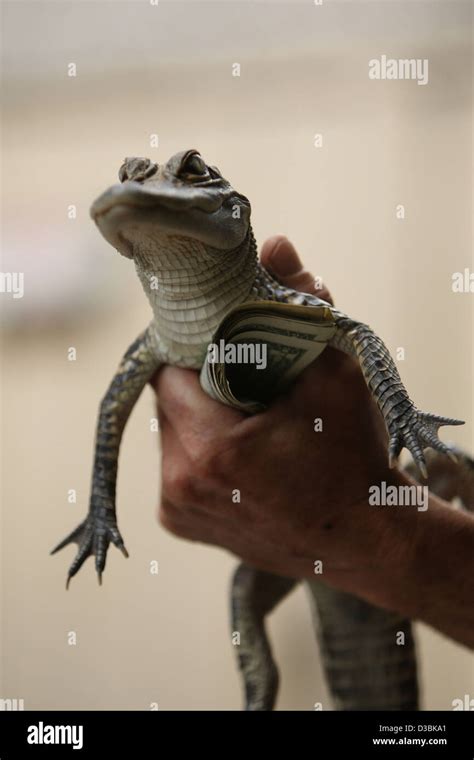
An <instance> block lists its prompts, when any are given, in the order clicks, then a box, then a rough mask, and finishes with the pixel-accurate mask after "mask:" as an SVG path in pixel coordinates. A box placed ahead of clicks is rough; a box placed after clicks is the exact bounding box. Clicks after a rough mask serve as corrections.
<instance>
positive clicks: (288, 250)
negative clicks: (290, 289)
mask: <svg viewBox="0 0 474 760" xmlns="http://www.w3.org/2000/svg"><path fill="white" fill-rule="evenodd" d="M269 258H270V266H271V268H272V270H273V272H275V274H276V275H279V276H280V277H290V276H291V275H292V274H297V272H300V271H301V269H302V268H303V264H302V262H301V260H300V257H299V256H298V254H297V253H296V249H295V247H294V246H293V243H290V241H289V240H288V238H286V237H282V238H281V239H280V240H278V242H277V243H276V245H275V247H274V249H273V251H272V252H271V254H270V256H269Z"/></svg>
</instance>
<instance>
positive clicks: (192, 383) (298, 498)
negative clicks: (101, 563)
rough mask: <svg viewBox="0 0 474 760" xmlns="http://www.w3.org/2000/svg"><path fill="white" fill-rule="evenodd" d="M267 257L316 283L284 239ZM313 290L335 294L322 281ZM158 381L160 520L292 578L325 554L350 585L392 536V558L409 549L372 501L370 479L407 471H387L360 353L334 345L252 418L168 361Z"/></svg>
mask: <svg viewBox="0 0 474 760" xmlns="http://www.w3.org/2000/svg"><path fill="white" fill-rule="evenodd" d="M262 263H263V264H264V266H266V267H267V268H268V269H271V270H273V272H274V273H275V274H276V275H277V277H278V279H280V280H281V281H282V282H283V283H284V284H285V285H287V286H290V287H294V288H296V289H299V290H301V291H303V292H310V293H315V292H316V291H315V287H314V278H313V277H312V276H311V275H310V274H309V272H306V271H305V270H304V269H303V268H302V265H301V262H300V261H299V259H298V257H297V254H296V252H295V250H294V248H293V246H292V245H291V243H289V241H287V240H286V238H283V237H282V236H277V237H274V238H271V239H270V240H268V241H267V242H266V243H265V245H264V247H263V250H262ZM317 295H319V296H320V297H321V298H323V299H325V300H330V295H329V293H328V292H327V291H326V290H319V291H318V292H317ZM154 385H155V389H156V391H157V394H158V400H159V416H160V424H161V433H162V454H163V456H162V470H163V478H162V499H161V507H160V521H161V523H162V525H164V527H165V528H167V529H168V530H170V531H171V532H172V533H174V534H176V535H177V536H179V537H181V538H187V539H190V540H193V541H202V542H204V543H208V544H214V545H217V546H221V547H223V548H226V549H228V550H229V551H231V552H232V553H234V554H236V555H238V556H239V557H241V558H242V559H243V560H245V561H246V562H248V563H250V564H253V565H255V566H257V567H259V568H261V569H263V570H267V571H271V572H277V573H280V574H282V575H287V576H294V577H314V563H315V561H317V560H320V561H322V562H323V573H324V578H325V579H326V580H328V581H329V582H333V583H335V584H336V585H338V586H339V587H341V588H345V589H346V590H349V589H352V588H354V584H355V585H356V586H357V582H358V581H357V579H358V577H359V576H360V575H361V574H362V575H363V576H364V577H365V576H366V574H367V571H368V570H369V571H370V572H372V571H373V568H374V567H377V568H378V570H377V571H378V572H379V567H378V565H379V562H382V561H383V560H384V559H385V557H386V556H387V546H386V544H387V540H386V536H388V535H390V540H391V542H392V544H391V546H390V556H394V555H395V556H398V555H399V554H401V553H402V551H404V550H405V549H406V547H405V546H399V547H395V548H394V546H393V535H392V532H391V530H390V526H389V525H388V524H387V523H388V522H390V516H389V515H388V514H387V513H386V512H384V511H382V512H381V511H378V510H376V509H374V507H372V506H369V505H368V492H369V487H370V486H371V485H373V484H374V483H377V482H380V480H385V481H387V482H389V483H393V482H398V479H399V478H401V477H402V476H401V474H400V473H398V471H393V470H389V468H388V465H387V436H386V433H385V428H384V424H383V421H382V418H381V415H380V413H379V411H378V409H377V407H376V406H375V403H374V402H373V401H372V399H371V397H370V394H369V392H368V390H367V387H366V384H365V381H364V379H363V376H362V373H361V371H360V370H359V368H358V366H357V364H356V362H355V361H354V360H353V359H351V358H349V357H347V356H345V355H344V354H342V353H341V352H339V351H336V350H334V349H331V348H327V349H326V350H325V351H324V352H323V354H322V355H321V356H320V357H319V358H318V359H317V361H316V362H315V363H314V364H313V365H312V366H311V367H309V368H308V369H307V370H306V371H305V372H304V373H303V374H302V375H301V376H300V377H299V378H298V380H297V381H296V382H295V383H294V385H293V386H292V388H291V389H290V390H289V391H288V392H287V393H285V394H284V395H282V396H281V397H279V398H278V399H277V400H276V401H275V402H274V403H273V404H272V406H271V408H270V409H268V410H267V411H265V412H263V413H261V414H258V415H256V416H253V417H247V416H244V415H243V414H241V413H239V412H237V411H235V410H233V409H230V408H228V407H225V406H224V405H222V404H220V403H218V402H217V401H214V400H212V399H210V398H209V397H208V396H207V395H206V394H204V392H203V391H202V389H201V387H200V384H199V377H198V374H197V373H196V372H193V371H190V370H184V369H178V368H175V367H165V368H164V369H163V370H162V371H161V372H160V373H159V374H158V376H157V378H156V381H155V384H154ZM316 418H321V419H322V424H323V430H322V431H321V432H315V430H314V420H315V419H316ZM237 491H239V492H240V502H237V503H236V502H235V501H234V500H233V494H235V493H236V492H237ZM234 499H235V496H234Z"/></svg>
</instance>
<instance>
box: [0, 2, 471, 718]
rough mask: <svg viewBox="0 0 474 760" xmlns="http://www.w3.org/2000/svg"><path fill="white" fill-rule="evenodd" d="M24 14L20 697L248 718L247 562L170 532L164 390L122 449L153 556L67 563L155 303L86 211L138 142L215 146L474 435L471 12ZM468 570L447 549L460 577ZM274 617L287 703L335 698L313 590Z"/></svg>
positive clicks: (9, 522) (9, 129) (14, 252)
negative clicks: (462, 274)
mask: <svg viewBox="0 0 474 760" xmlns="http://www.w3.org/2000/svg"><path fill="white" fill-rule="evenodd" d="M2 11H3V21H4V32H3V34H4V39H3V81H4V104H5V110H4V120H3V149H2V159H3V219H4V226H3V246H2V247H3V262H2V269H3V271H21V272H24V273H25V295H24V298H22V299H12V297H11V295H8V294H2V296H1V299H2V306H3V324H4V327H5V329H4V339H3V367H2V372H1V379H2V402H3V404H2V406H3V438H2V469H3V479H2V555H1V556H2V564H1V569H2V575H3V592H2V622H1V629H0V633H1V653H2V678H1V689H0V696H1V697H3V698H7V697H10V698H15V697H16V698H23V699H24V701H25V708H26V709H40V708H45V709H68V710H69V709H138V710H140V709H149V708H150V704H151V703H155V702H157V703H158V704H159V708H160V709H186V710H187V709H213V708H214V709H216V708H221V709H238V708H239V707H240V704H241V695H240V684H239V681H238V677H237V673H236V669H235V666H234V660H233V651H232V646H231V643H230V636H229V628H228V615H227V588H228V583H229V578H230V573H231V570H232V567H233V566H234V564H235V560H234V559H233V558H232V557H230V556H228V555H227V554H225V553H224V552H222V551H220V550H218V549H215V548H209V547H206V546H202V545H198V544H190V543H186V542H181V541H178V540H177V539H176V538H174V537H172V536H169V535H166V534H165V533H164V532H163V530H162V529H161V528H159V527H158V525H157V523H156V519H155V514H156V507H157V503H158V489H159V482H158V463H159V448H158V446H159V444H158V440H157V436H156V434H153V433H151V432H150V417H152V416H154V405H153V399H152V395H151V392H150V391H149V390H147V391H146V392H145V393H144V395H143V397H142V398H141V400H140V402H139V404H138V406H137V408H136V410H135V412H134V414H133V416H132V418H131V421H130V423H129V426H128V428H127V431H126V435H125V439H124V445H123V449H122V455H121V466H120V476H119V486H118V494H119V496H118V514H119V524H120V526H121V530H122V533H123V535H124V537H125V540H126V543H127V546H128V548H129V551H130V555H131V556H130V559H129V560H128V561H125V560H124V559H123V557H122V556H121V555H120V554H119V553H118V552H117V551H116V550H115V549H114V548H113V547H112V549H111V551H110V552H109V560H108V566H107V572H106V574H105V577H104V585H103V587H102V588H101V589H99V588H98V586H97V581H96V578H95V573H94V572H93V566H92V563H91V561H90V560H89V562H88V563H87V564H86V566H85V567H84V569H83V570H82V571H81V572H80V573H79V575H78V576H77V577H76V578H75V579H74V581H73V583H72V585H71V588H70V590H69V592H68V593H66V592H65V590H64V581H65V575H66V570H67V567H68V566H69V563H70V561H71V560H72V556H73V548H68V549H66V550H64V551H63V552H62V553H60V554H59V555H57V556H55V557H54V558H50V557H49V556H48V552H49V550H50V548H51V547H52V546H53V545H54V544H55V543H56V542H57V541H58V540H59V539H61V538H62V537H63V535H64V534H65V533H66V532H69V531H70V530H71V529H72V528H73V527H74V526H75V525H76V524H77V523H78V522H79V521H80V520H81V519H82V518H83V516H84V514H85V511H86V509H87V502H88V492H89V478H90V469H91V460H92V442H93V434H94V426H95V416H96V411H97V405H98V401H99V398H100V397H101V395H102V393H103V391H104V390H105V387H106V385H107V383H108V382H109V380H110V378H111V375H112V372H113V370H114V369H115V366H116V364H117V362H118V360H119V358H120V356H121V354H122V352H123V351H124V350H125V348H126V347H127V345H128V344H129V342H130V341H131V340H132V339H133V338H134V337H135V335H136V334H138V332H139V331H140V330H141V329H142V327H143V326H144V325H145V324H146V322H147V321H148V319H149V316H150V315H149V309H148V305H147V302H146V300H145V298H144V296H143V294H142V292H141V288H140V286H139V283H138V280H137V279H136V277H135V274H134V271H133V266H132V265H131V264H130V262H129V261H126V260H125V259H122V258H120V257H119V256H118V255H117V254H115V253H114V251H113V250H112V249H111V248H110V247H109V246H108V245H107V244H106V243H105V241H104V240H103V239H102V238H101V237H100V235H99V233H98V232H97V231H96V230H95V228H94V226H93V224H92V222H91V220H90V219H89V217H88V207H89V205H90V203H91V202H92V200H93V199H94V198H95V197H96V196H97V195H98V194H99V193H100V192H101V191H102V190H103V189H104V188H105V187H106V186H108V185H110V184H112V183H113V182H114V181H115V180H116V173H117V170H118V168H119V165H120V163H121V161H122V159H123V157H124V156H126V155H127V156H128V155H144V156H150V157H151V158H153V159H154V160H158V161H163V160H166V159H167V158H168V157H169V156H170V155H171V154H172V153H174V152H175V151H177V150H181V149H184V148H188V147H196V148H199V150H200V151H201V152H202V154H203V155H204V157H205V158H206V159H207V160H208V161H209V162H210V163H216V164H217V165H218V166H219V167H220V169H221V170H222V171H223V172H224V174H225V176H227V177H228V178H229V179H230V180H231V182H232V183H233V185H234V186H235V187H236V188H237V189H239V190H240V191H241V192H243V193H245V194H247V195H248V196H249V197H250V199H251V201H252V205H253V223H254V229H255V232H256V235H257V237H258V239H259V241H260V243H261V242H262V241H263V240H264V239H265V237H266V236H268V235H270V234H273V233H276V232H284V233H286V234H287V235H288V236H289V237H290V238H291V239H292V240H293V241H294V242H295V244H296V245H297V246H298V248H299V250H300V251H301V253H302V255H303V257H304V259H305V262H306V263H307V265H308V267H311V268H312V270H313V272H314V273H315V274H321V275H322V276H323V277H324V279H325V280H326V281H327V283H328V284H329V286H330V287H331V289H332V290H333V293H334V295H335V297H336V299H337V303H338V304H339V305H340V306H341V308H343V309H344V310H345V311H347V312H348V313H349V314H351V315H353V316H355V317H357V318H360V319H361V320H364V321H368V322H369V323H370V324H371V325H372V326H373V327H374V328H375V329H376V331H377V332H378V333H379V334H380V335H381V336H383V337H384V338H385V340H386V342H387V344H388V346H389V348H390V349H391V350H392V351H393V350H395V349H396V348H397V347H398V346H403V347H404V348H405V351H406V359H405V361H404V362H402V363H400V370H401V374H402V376H403V378H404V380H405V381H406V384H407V386H408V388H409V390H410V392H411V395H412V397H413V398H414V400H415V401H416V402H417V403H418V404H419V405H420V406H422V407H423V408H424V409H427V410H433V411H437V412H439V413H442V414H447V415H452V416H455V417H461V418H463V419H465V420H466V423H467V424H466V426H465V427H464V428H460V429H458V428H456V429H452V430H450V431H449V433H446V434H445V438H446V437H447V436H448V437H449V436H451V438H452V440H455V441H456V442H458V443H460V444H462V445H465V446H466V447H468V448H469V449H471V450H472V449H473V438H472V431H473V415H472V403H473V402H472V379H473V363H472V361H473V350H472V337H473V336H472V313H473V307H472V304H473V300H472V299H473V296H472V294H468V293H464V294H454V293H453V292H452V290H451V276H452V273H453V272H456V271H463V270H464V268H465V267H470V268H471V271H472V269H473V262H472V253H471V242H472V236H471V225H472V207H471V202H472V174H471V171H472V167H471V126H472V121H471V119H472V94H471V65H472V58H471V53H472V47H471V41H470V32H471V27H470V25H471V18H470V15H471V10H470V4H469V3H457V2H445V3H438V2H435V3H430V2H408V3H401V2H367V3H360V2H351V3H337V2H325V3H323V5H322V6H315V5H314V4H313V3H312V2H310V1H309V0H308V2H304V3H297V2H291V3H278V2H277V3H262V2H259V3H255V2H240V3H232V2H220V3H202V2H191V3H183V2H173V3H167V2H165V0H162V1H161V0H160V2H159V4H158V6H152V5H151V4H150V3H149V2H148V1H147V0H143V1H141V2H134V3H131V2H116V3H109V2H95V1H94V2H74V1H73V2H52V3H49V2H31V3H30V2H13V3H10V2H3V3H2ZM382 54H386V55H387V56H389V57H390V56H392V57H395V58H405V57H408V58H428V59H429V83H428V84H427V85H426V86H419V85H417V83H416V82H414V81H371V80H369V78H368V61H369V59H371V58H374V57H379V56H380V55H382ZM236 62H238V63H240V65H241V76H240V77H239V78H237V77H233V76H232V64H233V63H236ZM69 63H75V64H76V66H77V76H76V77H75V78H71V77H68V76H67V66H68V64H69ZM316 133H320V134H322V138H323V145H322V147H320V148H315V147H314V144H313V143H314V135H315V134H316ZM152 134H158V136H159V148H158V149H156V148H151V147H150V135H152ZM397 204H403V205H404V206H405V214H406V216H405V219H404V220H399V219H397V218H396V206H397ZM71 205H74V206H76V209H77V217H76V218H75V219H69V218H68V207H70V206H71ZM71 346H74V347H75V348H76V349H77V361H75V362H70V361H68V360H67V350H68V348H69V347H71ZM282 477H284V474H283V475H282ZM315 479H316V481H317V474H315ZM69 489H77V494H78V498H77V503H76V504H70V503H68V500H67V494H68V490H69ZM315 509H317V505H316V504H315ZM152 560H157V561H158V563H159V574H158V575H152V574H151V573H150V562H151V561H152ZM448 563H449V557H448V556H446V557H440V563H439V572H443V567H445V566H446V565H447V564H448ZM414 582H416V579H415V581H414ZM270 628H271V635H272V640H273V642H274V646H275V651H276V656H277V659H278V662H279V663H280V667H281V672H282V687H281V692H280V698H279V702H278V707H279V708H280V709H301V710H308V709H312V707H313V705H314V703H315V702H318V701H320V702H322V703H323V706H324V709H331V706H330V702H329V699H328V695H327V690H326V687H325V684H324V682H323V678H322V673H321V666H320V662H319V658H318V653H317V649H316V646H315V643H314V640H313V634H312V630H311V623H310V614H309V609H308V605H307V600H306V598H305V595H304V592H303V590H302V589H300V590H299V591H298V592H297V593H296V594H294V595H293V596H292V597H291V599H290V600H289V601H288V602H286V603H285V604H284V605H283V606H282V607H281V608H280V609H279V610H278V611H277V612H276V613H275V615H274V616H273V618H272V620H271V625H270ZM71 631H73V632H75V633H76V636H77V643H76V645H75V646H70V645H69V644H68V634H69V632H71ZM418 638H419V644H420V657H421V676H422V684H423V694H424V699H423V704H424V706H425V707H426V708H435V709H450V708H451V704H452V700H453V699H455V698H458V697H463V695H464V694H465V693H471V694H472V689H473V684H474V667H473V659H472V656H471V655H470V654H469V653H468V652H467V650H465V649H463V648H462V647H459V646H457V645H456V644H454V643H453V642H450V641H448V640H447V639H444V638H442V637H441V636H440V635H438V634H437V633H435V632H433V631H432V630H428V629H427V628H426V627H424V626H422V625H420V626H418Z"/></svg>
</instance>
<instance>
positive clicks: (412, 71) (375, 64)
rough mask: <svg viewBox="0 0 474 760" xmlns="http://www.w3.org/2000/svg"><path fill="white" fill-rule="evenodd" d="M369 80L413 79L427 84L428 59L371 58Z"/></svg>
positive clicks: (382, 56)
mask: <svg viewBox="0 0 474 760" xmlns="http://www.w3.org/2000/svg"><path fill="white" fill-rule="evenodd" d="M369 79H413V80H415V81H416V82H417V83H418V84H428V58H387V56H386V55H381V56H380V58H371V60H370V61H369Z"/></svg>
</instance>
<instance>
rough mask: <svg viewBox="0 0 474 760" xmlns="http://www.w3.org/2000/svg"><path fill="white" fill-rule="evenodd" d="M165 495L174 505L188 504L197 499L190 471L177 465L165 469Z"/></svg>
mask: <svg viewBox="0 0 474 760" xmlns="http://www.w3.org/2000/svg"><path fill="white" fill-rule="evenodd" d="M162 492H163V495H164V496H165V497H166V498H167V499H169V500H170V501H172V502H173V503H174V504H187V503H189V502H190V501H193V499H194V497H195V487H194V481H193V477H192V475H191V473H190V471H189V469H188V468H187V467H186V468H185V467H183V466H180V465H177V464H174V466H168V467H164V468H163V476H162Z"/></svg>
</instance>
